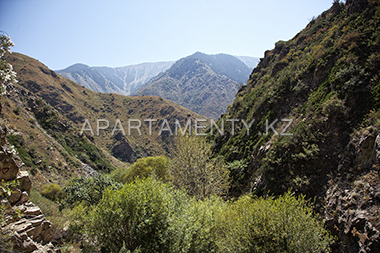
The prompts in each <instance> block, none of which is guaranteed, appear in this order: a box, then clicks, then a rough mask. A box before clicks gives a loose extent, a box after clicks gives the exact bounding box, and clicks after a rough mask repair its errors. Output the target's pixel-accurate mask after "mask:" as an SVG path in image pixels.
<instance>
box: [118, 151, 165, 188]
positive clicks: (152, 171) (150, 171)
mask: <svg viewBox="0 0 380 253" xmlns="http://www.w3.org/2000/svg"><path fill="white" fill-rule="evenodd" d="M168 167H169V159H168V158H167V157H165V156H156V157H144V158H140V159H138V160H137V161H136V162H135V163H134V164H132V165H131V167H129V168H128V169H127V170H126V173H125V176H124V178H123V180H122V182H123V183H130V182H132V181H133V180H135V179H136V178H137V177H139V178H141V179H145V178H147V177H148V176H153V177H156V178H158V179H160V180H162V181H163V182H167V181H168V179H169V172H168Z"/></svg>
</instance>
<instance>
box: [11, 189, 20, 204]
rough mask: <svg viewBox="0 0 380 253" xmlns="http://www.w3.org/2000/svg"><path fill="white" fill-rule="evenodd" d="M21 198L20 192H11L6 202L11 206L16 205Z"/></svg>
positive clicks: (17, 190)
mask: <svg viewBox="0 0 380 253" xmlns="http://www.w3.org/2000/svg"><path fill="white" fill-rule="evenodd" d="M20 198H21V191H20V190H19V189H16V190H14V191H12V193H11V195H10V196H8V201H9V203H10V204H11V205H14V204H16V203H17V202H18V201H19V200H20Z"/></svg>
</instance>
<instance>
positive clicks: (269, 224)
mask: <svg viewBox="0 0 380 253" xmlns="http://www.w3.org/2000/svg"><path fill="white" fill-rule="evenodd" d="M224 219H225V221H226V223H225V229H223V230H220V231H221V232H222V231H225V232H224V233H219V235H220V238H219V240H218V241H219V242H220V244H219V247H220V249H221V250H222V251H224V252H329V245H330V244H331V243H332V242H333V239H332V237H331V236H330V235H329V233H328V232H327V231H326V230H325V229H324V228H323V222H322V221H320V220H318V218H317V217H316V216H315V215H314V214H313V210H312V207H311V205H310V204H308V203H307V202H306V200H305V198H304V196H299V197H295V196H293V195H292V194H290V193H289V192H288V193H285V194H284V195H282V196H280V197H278V198H276V199H273V198H271V197H268V198H263V197H261V198H253V199H252V198H250V197H248V196H243V197H241V198H240V199H239V200H238V201H236V202H235V203H233V204H231V206H230V208H229V210H228V212H226V213H225V217H224Z"/></svg>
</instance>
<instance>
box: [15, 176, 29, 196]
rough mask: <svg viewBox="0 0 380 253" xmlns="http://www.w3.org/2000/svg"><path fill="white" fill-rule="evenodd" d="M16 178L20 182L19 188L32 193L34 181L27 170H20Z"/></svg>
mask: <svg viewBox="0 0 380 253" xmlns="http://www.w3.org/2000/svg"><path fill="white" fill-rule="evenodd" d="M16 180H17V181H18V183H19V189H20V190H21V191H25V192H27V193H28V195H30V189H31V188H32V181H31V180H30V177H29V173H28V172H27V171H20V172H19V173H18V174H17V177H16Z"/></svg>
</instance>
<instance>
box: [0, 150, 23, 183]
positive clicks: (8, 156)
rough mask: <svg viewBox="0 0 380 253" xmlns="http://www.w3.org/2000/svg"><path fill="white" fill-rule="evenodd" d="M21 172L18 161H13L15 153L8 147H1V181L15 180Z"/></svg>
mask: <svg viewBox="0 0 380 253" xmlns="http://www.w3.org/2000/svg"><path fill="white" fill-rule="evenodd" d="M18 172H19V167H18V166H17V164H16V161H15V160H14V159H13V153H12V152H11V151H10V150H9V149H8V148H7V146H1V147H0V181H1V180H2V179H4V180H5V181H9V180H13V179H15V178H16V176H17V174H18Z"/></svg>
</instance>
